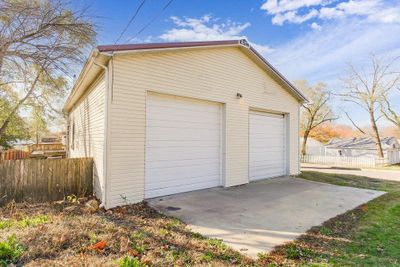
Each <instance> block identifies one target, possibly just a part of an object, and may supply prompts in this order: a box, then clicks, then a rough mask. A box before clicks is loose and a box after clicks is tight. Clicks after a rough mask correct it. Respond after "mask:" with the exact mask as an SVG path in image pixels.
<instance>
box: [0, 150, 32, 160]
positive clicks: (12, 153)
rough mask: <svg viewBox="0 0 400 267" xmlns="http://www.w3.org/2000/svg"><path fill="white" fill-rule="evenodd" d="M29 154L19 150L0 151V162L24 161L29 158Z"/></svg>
mask: <svg viewBox="0 0 400 267" xmlns="http://www.w3.org/2000/svg"><path fill="white" fill-rule="evenodd" d="M29 154H30V153H29V152H27V151H23V150H19V149H9V150H4V151H0V160H13V159H26V158H29Z"/></svg>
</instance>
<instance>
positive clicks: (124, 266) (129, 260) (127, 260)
mask: <svg viewBox="0 0 400 267" xmlns="http://www.w3.org/2000/svg"><path fill="white" fill-rule="evenodd" d="M119 266H120V267H145V266H146V265H145V264H144V263H142V262H140V261H139V259H138V258H135V257H129V256H125V257H123V258H122V259H121V260H120V261H119Z"/></svg>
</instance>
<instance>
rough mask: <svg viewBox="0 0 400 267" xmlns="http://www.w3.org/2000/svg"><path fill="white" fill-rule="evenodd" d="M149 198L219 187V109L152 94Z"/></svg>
mask: <svg viewBox="0 0 400 267" xmlns="http://www.w3.org/2000/svg"><path fill="white" fill-rule="evenodd" d="M145 171H146V175H145V176H146V177H145V198H152V197H158V196H165V195H170V194H175V193H181V192H187V191H192V190H198V189H204V188H210V187H215V186H219V185H221V105H220V104H214V103H210V102H205V101H197V100H189V99H186V98H180V97H171V96H163V95H158V94H149V95H148V97H147V104H146V168H145Z"/></svg>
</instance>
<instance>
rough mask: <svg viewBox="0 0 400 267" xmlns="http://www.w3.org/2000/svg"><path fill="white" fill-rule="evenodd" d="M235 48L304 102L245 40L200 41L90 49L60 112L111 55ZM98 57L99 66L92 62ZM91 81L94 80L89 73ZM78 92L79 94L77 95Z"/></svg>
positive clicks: (73, 100)
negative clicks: (87, 76) (95, 68)
mask: <svg viewBox="0 0 400 267" xmlns="http://www.w3.org/2000/svg"><path fill="white" fill-rule="evenodd" d="M229 46H231V47H239V48H240V49H241V50H242V51H243V52H244V53H246V54H247V55H248V56H249V57H250V59H252V60H253V61H256V63H258V65H259V66H261V67H262V68H263V69H264V70H265V71H266V72H268V73H269V74H270V75H271V76H272V78H273V79H275V80H276V81H277V82H278V83H280V84H281V86H283V87H284V88H285V89H286V90H287V91H288V92H289V93H290V94H291V95H293V96H294V97H295V98H296V99H298V101H300V102H306V101H307V98H306V96H305V95H304V94H303V93H302V92H301V91H300V90H299V89H297V88H296V87H295V86H294V85H293V84H292V83H291V82H289V81H288V80H287V79H286V78H285V77H284V76H283V75H282V74H281V73H280V72H279V71H278V70H277V69H275V68H274V67H273V66H272V65H271V64H270V63H269V62H268V61H267V60H266V59H265V58H264V57H263V56H261V54H260V53H258V52H257V51H256V50H255V49H254V48H253V47H252V46H251V45H250V44H249V43H248V42H247V41H246V40H245V39H241V40H223V41H204V42H173V43H147V44H121V45H99V46H97V48H96V49H94V50H93V51H92V53H91V55H90V57H89V59H88V60H87V61H86V64H85V66H84V67H83V70H82V72H81V74H80V75H79V77H78V79H77V81H76V83H75V85H74V87H73V89H72V91H71V94H70V96H69V97H68V99H67V101H66V103H65V105H64V108H63V110H64V111H67V112H68V111H70V110H71V108H72V106H73V104H74V103H75V102H76V101H77V100H78V99H79V97H80V96H81V95H82V94H83V92H84V91H85V86H84V85H86V86H87V85H88V84H90V83H89V82H86V83H85V82H84V77H85V76H86V74H87V73H90V72H96V71H94V70H92V69H93V68H94V67H96V66H97V74H98V73H100V72H101V71H102V68H101V67H100V66H99V65H106V64H107V62H108V60H109V59H110V58H111V57H112V56H113V55H114V54H119V53H136V52H144V51H156V50H176V49H188V48H202V47H229ZM99 57H100V64H97V63H96V62H95V60H96V59H97V58H99ZM91 76H92V77H93V76H95V75H94V74H93V73H92V75H91ZM79 91H81V92H79Z"/></svg>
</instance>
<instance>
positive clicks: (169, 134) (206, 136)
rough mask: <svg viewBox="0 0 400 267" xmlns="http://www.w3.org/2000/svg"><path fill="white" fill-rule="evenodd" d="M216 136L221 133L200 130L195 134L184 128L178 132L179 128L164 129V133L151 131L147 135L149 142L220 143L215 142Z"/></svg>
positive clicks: (155, 130)
mask: <svg viewBox="0 0 400 267" xmlns="http://www.w3.org/2000/svg"><path fill="white" fill-rule="evenodd" d="M215 134H219V131H217V130H215V129H199V130H198V131H196V132H193V129H188V128H183V129H179V130H177V128H163V129H162V131H157V129H154V131H150V132H149V134H148V135H147V137H146V138H147V140H149V141H164V140H166V141H168V140H177V141H180V140H182V141H185V140H207V141H219V140H215Z"/></svg>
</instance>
